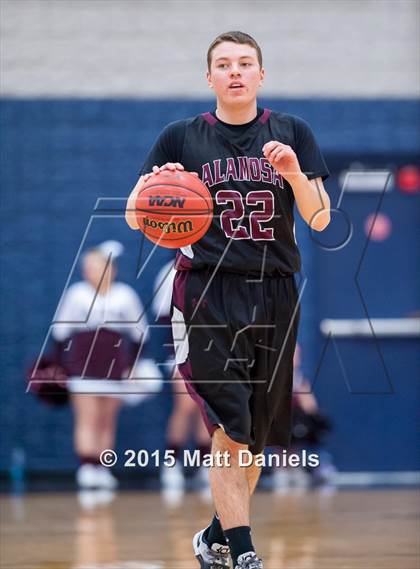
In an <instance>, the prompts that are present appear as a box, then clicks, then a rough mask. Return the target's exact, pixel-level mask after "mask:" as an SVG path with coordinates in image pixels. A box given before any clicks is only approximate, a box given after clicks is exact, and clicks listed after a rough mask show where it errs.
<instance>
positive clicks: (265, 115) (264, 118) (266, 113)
mask: <svg viewBox="0 0 420 569" xmlns="http://www.w3.org/2000/svg"><path fill="white" fill-rule="evenodd" d="M270 115H271V111H270V109H264V112H263V114H262V115H261V116H260V118H259V119H258V122H260V123H261V124H265V123H266V122H267V121H268V117H269V116H270Z"/></svg>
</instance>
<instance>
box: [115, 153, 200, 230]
mask: <svg viewBox="0 0 420 569" xmlns="http://www.w3.org/2000/svg"><path fill="white" fill-rule="evenodd" d="M184 169H185V168H184V166H183V165H182V164H180V163H179V162H166V164H163V166H153V168H152V172H148V173H147V174H143V175H142V176H140V178H139V180H138V182H137V184H136V185H135V186H134V188H133V190H132V192H131V194H130V195H129V197H128V200H127V206H126V209H125V220H126V222H127V224H128V226H129V227H130V228H131V229H140V228H139V224H138V223H137V218H136V201H137V196H138V193H139V192H140V190H141V189H142V188H143V186H144V184H145V183H146V182H147V180H148V179H149V178H150V177H151V176H154V175H155V174H159V172H163V171H164V170H171V171H172V172H175V170H184ZM190 174H193V175H194V176H198V173H197V172H190Z"/></svg>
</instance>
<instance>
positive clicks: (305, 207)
mask: <svg viewBox="0 0 420 569" xmlns="http://www.w3.org/2000/svg"><path fill="white" fill-rule="evenodd" d="M263 153H264V156H265V157H266V158H267V160H268V161H269V162H270V164H271V165H272V166H273V168H274V169H275V170H276V171H277V172H279V174H281V175H282V177H283V178H284V179H285V180H287V182H289V184H290V186H291V187H292V190H293V193H294V195H295V199H296V205H297V207H298V210H299V213H300V215H301V216H302V217H303V219H304V220H305V221H306V223H307V224H308V225H310V226H311V228H312V229H315V230H316V231H323V230H324V229H325V228H326V227H327V225H328V224H329V222H330V198H329V196H328V194H327V192H326V191H325V189H324V184H323V183H322V178H315V179H314V180H308V178H307V177H306V175H305V174H304V173H303V172H302V170H301V168H300V165H299V160H298V158H297V156H296V153H295V151H294V150H293V148H292V147H291V146H288V145H287V144H282V143H281V142H278V141H277V140H271V141H270V142H267V144H265V145H264V146H263Z"/></svg>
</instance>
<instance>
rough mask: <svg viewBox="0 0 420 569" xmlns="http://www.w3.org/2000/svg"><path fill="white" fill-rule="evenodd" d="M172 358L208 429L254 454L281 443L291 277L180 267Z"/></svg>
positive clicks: (294, 306) (289, 362) (289, 359)
mask: <svg viewBox="0 0 420 569" xmlns="http://www.w3.org/2000/svg"><path fill="white" fill-rule="evenodd" d="M171 318H172V332H173V338H174V345H175V353H176V362H177V365H178V369H179V371H180V372H181V374H182V376H183V378H184V380H185V383H186V387H187V390H188V392H189V394H190V395H191V397H192V398H193V399H194V400H195V401H196V402H197V404H198V405H199V407H200V410H201V413H202V415H203V419H204V421H205V423H206V426H207V428H208V430H209V433H210V435H212V434H213V432H214V431H215V429H217V428H218V427H221V428H223V430H224V431H225V433H226V434H227V435H228V436H229V437H230V438H232V439H233V440H234V441H236V442H238V443H242V444H246V445H248V446H249V450H250V451H251V452H252V453H254V454H258V453H260V452H262V450H263V449H264V447H265V446H271V445H280V446H287V445H288V444H289V442H290V433H291V406H292V384H293V354H294V349H295V345H296V338H297V329H298V322H299V304H298V293H297V287H296V283H295V279H294V276H293V275H290V276H286V277H281V276H275V277H272V276H264V277H263V278H261V279H259V278H256V277H250V276H247V275H242V274H236V273H228V272H221V271H219V272H217V273H216V274H215V275H214V276H213V274H212V272H211V271H207V270H191V271H178V272H177V274H176V276H175V280H174V288H173V295H172V314H171Z"/></svg>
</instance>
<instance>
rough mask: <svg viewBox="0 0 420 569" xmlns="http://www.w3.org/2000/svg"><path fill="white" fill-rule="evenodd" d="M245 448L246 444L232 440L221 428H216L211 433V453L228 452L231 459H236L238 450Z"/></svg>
mask: <svg viewBox="0 0 420 569" xmlns="http://www.w3.org/2000/svg"><path fill="white" fill-rule="evenodd" d="M247 449H248V445H246V444H242V443H238V442H236V441H234V440H233V439H232V438H230V437H229V436H228V435H227V434H226V433H225V432H224V431H223V429H217V430H216V431H215V432H214V434H213V443H212V452H213V453H215V452H220V453H228V454H229V456H230V458H231V460H232V461H236V460H238V458H239V451H241V450H247Z"/></svg>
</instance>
